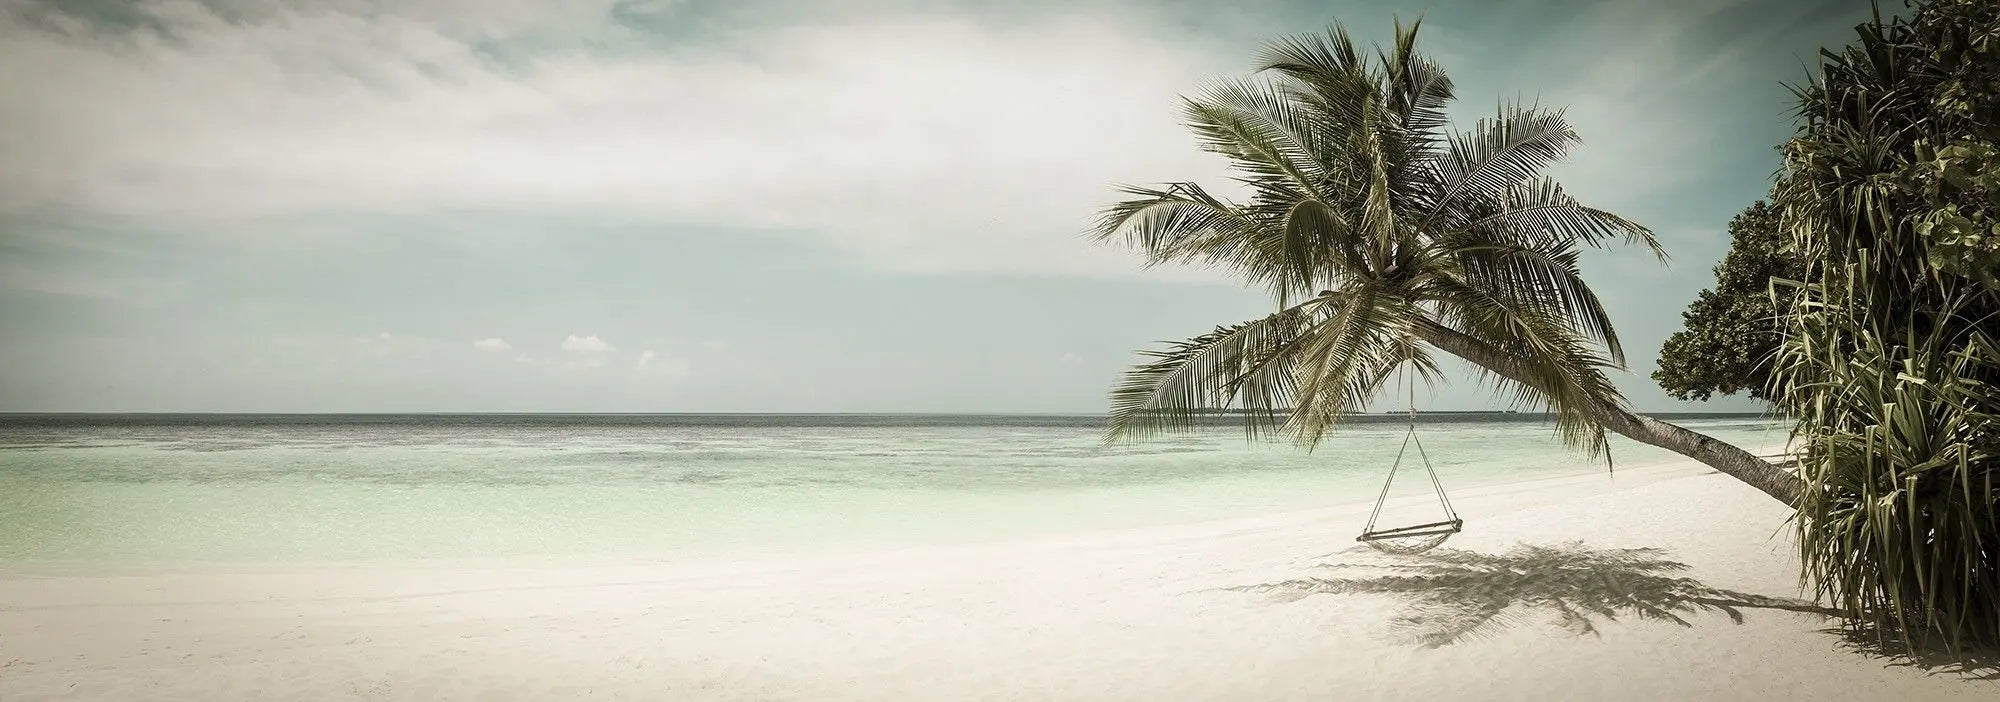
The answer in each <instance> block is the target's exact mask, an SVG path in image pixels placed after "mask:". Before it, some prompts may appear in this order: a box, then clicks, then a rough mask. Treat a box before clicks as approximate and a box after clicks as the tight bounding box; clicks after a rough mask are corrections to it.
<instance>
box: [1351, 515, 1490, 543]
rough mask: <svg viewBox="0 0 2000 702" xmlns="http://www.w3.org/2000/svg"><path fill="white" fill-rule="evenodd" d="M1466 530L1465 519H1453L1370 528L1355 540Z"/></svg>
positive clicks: (1403, 537) (1411, 536)
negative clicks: (1387, 527) (1403, 525)
mask: <svg viewBox="0 0 2000 702" xmlns="http://www.w3.org/2000/svg"><path fill="white" fill-rule="evenodd" d="M1464 530H1465V520H1463V519H1451V520H1447V521H1442V522H1431V523H1429V524H1414V525H1411V526H1406V527H1396V528H1394V529H1370V530H1368V531H1364V532H1361V535H1360V536H1356V537H1354V540H1355V541H1381V540H1384V539H1410V538H1416V537H1419V536H1435V535H1438V534H1445V535H1451V534H1456V533H1458V532H1461V531H1464Z"/></svg>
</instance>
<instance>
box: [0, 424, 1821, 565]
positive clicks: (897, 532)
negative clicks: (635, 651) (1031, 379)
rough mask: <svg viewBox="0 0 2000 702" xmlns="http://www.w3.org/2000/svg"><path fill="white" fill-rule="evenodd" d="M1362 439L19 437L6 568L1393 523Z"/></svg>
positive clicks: (1535, 429) (1744, 430) (272, 433)
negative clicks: (1371, 503) (1245, 521)
mask: <svg viewBox="0 0 2000 702" xmlns="http://www.w3.org/2000/svg"><path fill="white" fill-rule="evenodd" d="M1360 419H1361V420H1362V421H1357V422H1353V423H1350V424H1348V425H1345V426H1343V427H1342V428H1341V429H1340V430H1339V431H1337V432H1336V433H1335V434H1334V435H1333V436H1332V437H1331V438H1329V439H1328V440H1327V441H1326V442H1325V443H1324V444H1322V445H1321V446H1320V447H1319V449H1318V450H1317V451H1315V452H1312V453H1307V452H1304V451H1302V450H1299V449H1298V448H1295V447H1293V446H1291V445H1289V444H1285V443H1270V442H1251V441H1246V440H1245V438H1244V436H1243V434H1242V432H1241V431H1240V430H1238V429H1233V428H1227V427H1218V428H1213V429H1208V430H1204V431H1201V432H1199V433H1194V434H1187V435H1179V436H1168V437H1164V438H1161V439H1157V440H1152V441H1146V442H1143V443H1137V444H1133V445H1129V446H1113V447H1106V446H1103V445H1101V436H1102V420H1101V418H1097V417H1045V416H1012V417H1007V416H1002V417H975V416H854V415H848V416H838V415H836V416H784V415H748V416H745V415H736V416H700V415H665V416H632V415H620V416H581V415H558V416H529V415H500V416H491V415H488V416H437V415H418V416H379V417H355V416H262V417H256V416H224V417H216V416H129V417H116V416H112V417H106V416H98V417H75V416H70V417H62V416H12V417H0V561H14V562H120V563H178V562H273V561H277V562H305V561H315V562H317V561H365V560H383V559H406V558H484V557H511V556H551V557H569V556H604V555H616V556H632V557H678V556H686V555H694V554H715V553H745V552H767V551H770V552H787V551H801V550H813V549H821V548H828V547H834V546H880V545H903V544H922V543H936V542H954V541H972V540H984V539H994V538H1008V537H1017V536H1028V535H1035V534H1047V533H1061V532H1069V531H1077V530H1083V529H1096V528H1117V527H1135V526H1147V525H1158V524H1171V523H1182V522H1191V521H1199V520H1204V519H1214V518H1223V517H1233V516H1247V515H1254V514H1261V513H1269V512H1275V511H1284V510H1294V509H1305V508H1311V507H1314V506H1320V505H1328V504H1338V503H1352V502H1360V501H1368V500H1372V499H1373V498H1374V497H1375V495H1376V491H1377V490H1379V489H1380V488H1381V484H1382V480H1383V478H1384V476H1385V475H1386V472H1387V468H1388V466H1389V464H1390V463H1391V462H1392V461H1393V460H1394V458H1395V455H1396V452H1397V450H1398V448H1399V446H1400V445H1401V443H1402V441H1403V438H1404V432H1405V427H1404V426H1402V425H1400V424H1397V423H1394V422H1391V421H1386V420H1385V419H1384V418H1380V417H1366V418H1360ZM1676 421H1679V422H1680V423H1682V424H1683V425H1684V426H1688V427H1690V428H1693V429H1696V430H1698V431H1702V432H1704V433H1708V434H1711V435H1714V436H1716V437H1717V438H1720V439H1723V440H1725V441H1730V442H1732V443H1737V444H1738V445H1744V446H1761V445H1770V444H1775V443H1778V442H1780V441H1782V440H1783V437H1784V430H1783V426H1782V425H1781V424H1780V423H1778V422H1775V421H1771V420H1769V419H1766V418H1760V417H1745V416H1735V417H1713V416H1712V417H1701V418H1682V419H1679V420H1676ZM1418 431H1419V434H1418V435H1419V437H1420V438H1421V440H1422V442H1423V445H1424V447H1425V448H1426V449H1427V450H1426V454H1427V455H1428V456H1429V457H1430V458H1431V460H1432V462H1433V464H1434V465H1435V466H1436V468H1437V470H1438V473H1439V477H1440V479H1441V480H1442V481H1443V483H1444V484H1445V485H1446V486H1447V487H1454V486H1456V487H1464V486H1471V485H1476V484H1483V483H1493V482H1506V481H1514V480H1522V479H1531V478H1538V477H1555V476H1559V475H1574V474H1579V473H1591V472H1595V473H1604V466H1603V464H1602V463H1601V462H1600V463H1598V464H1596V465H1594V466H1593V465H1589V464H1586V463H1585V461H1584V459H1583V457H1582V456H1580V455H1578V454H1576V453H1574V452H1571V451H1566V450H1564V449H1563V448H1562V447H1561V446H1560V445H1559V444H1558V443H1557V442H1556V441H1555V439H1554V437H1553V435H1552V434H1551V429H1550V427H1549V425H1547V424H1545V423H1543V422H1541V421H1539V420H1538V419H1537V418H1535V417H1532V416H1522V415H1511V416H1510V415H1462V416H1461V415H1443V416H1438V417H1427V418H1426V419H1425V421H1424V422H1423V424H1422V425H1421V426H1420V427H1419V429H1418ZM1411 455H1412V457H1413V456H1414V450H1412V454H1411ZM1613 456H1614V458H1616V459H1617V462H1618V465H1623V466H1636V465H1643V464H1647V463H1657V462H1661V461H1666V460H1672V459H1674V458H1675V456H1674V455H1673V454H1670V453H1667V452H1665V451H1661V450H1658V449H1653V448H1651V447H1647V446H1642V445H1639V444H1636V443H1633V442H1630V441H1625V440H1623V439H1615V440H1614V445H1613ZM1406 460H1409V459H1406ZM1607 479H1609V477H1607ZM1397 486H1398V488H1399V489H1398V490H1397V492H1396V494H1398V495H1401V494H1405V493H1406V492H1408V491H1409V490H1420V489H1422V488H1425V487H1427V486H1425V485H1421V484H1418V483H1417V482H1414V481H1412V482H1405V481H1398V483H1397ZM1403 488H1407V490H1404V489H1403ZM1410 494H1414V493H1410Z"/></svg>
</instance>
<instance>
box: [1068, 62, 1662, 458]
mask: <svg viewBox="0 0 2000 702" xmlns="http://www.w3.org/2000/svg"><path fill="white" fill-rule="evenodd" d="M1416 38H1417V26H1416V25H1411V26H1409V27H1407V28H1406V27H1403V26H1401V25H1400V23H1399V25H1398V26H1397V28H1396V37H1395V42H1394V43H1393V44H1392V45H1390V46H1385V47H1379V48H1377V49H1375V50H1372V51H1370V50H1364V49H1363V48H1362V47H1360V46H1357V45H1356V44H1355V43H1354V42H1353V40H1352V39H1350V38H1349V36H1348V34H1347V31H1346V29H1344V28H1342V27H1340V26H1338V25H1335V26H1334V27H1332V28H1331V30H1329V31H1328V32H1327V33H1325V34H1317V35H1306V36H1299V37H1293V38H1289V39H1283V40H1280V41H1277V42H1274V43H1273V44H1271V45H1270V46H1269V47H1268V48H1267V49H1266V50H1265V52H1264V54H1263V56H1262V57H1261V58H1262V61H1261V63H1262V64H1263V65H1262V66H1261V69H1260V71H1259V74H1258V75H1256V76H1254V77H1252V78H1250V79H1245V80H1235V81H1229V82H1225V83H1222V84H1220V85H1218V86H1217V87H1215V88H1214V89H1212V90H1210V91H1208V92H1207V93H1206V94H1205V95H1202V96H1200V97H1198V98H1195V99H1190V100H1188V101H1187V102H1186V115H1187V120H1188V123H1189V125H1190V126H1191V127H1192V128H1193V130H1194V132H1195V135H1196V137H1197V138H1198V140H1199V142H1200V144H1201V146H1202V148H1204V149H1206V150H1208V151H1211V152H1213V153H1216V154H1220V155H1222V156H1224V157H1226V158H1227V159H1228V160H1229V162H1230V164H1231V165H1232V166H1233V167H1234V170H1235V171H1236V174H1237V181H1238V183H1239V184H1240V185H1241V186H1242V189H1243V190H1244V191H1245V192H1246V193H1247V197H1246V198H1244V199H1241V200H1240V201H1239V200H1231V199H1225V198H1223V197H1220V196H1217V195H1214V194H1211V193H1210V192H1209V191H1208V190H1206V189H1204V188H1203V187H1202V186H1200V185H1198V184H1195V183H1186V182H1182V183H1171V184H1167V185H1164V186H1159V187H1134V188H1128V189H1127V190H1126V192H1127V193H1128V194H1130V195H1132V196H1134V197H1133V199H1130V200H1126V201H1124V202H1120V203H1117V204H1115V205H1112V206H1111V207H1109V208H1107V209H1106V210H1105V212H1104V214H1103V217H1102V219H1101V221H1100V222H1099V225H1098V228H1097V236H1098V237H1099V239H1100V240H1103V241H1108V242H1116V243H1122V244H1125V245H1127V246H1130V247H1132V248H1134V249H1137V250H1138V251H1141V252H1143V253H1144V254H1145V255H1146V256H1147V257H1148V259H1149V260H1151V261H1152V262H1155V263H1184V264H1194V265H1202V266H1209V267H1215V268H1219V269H1222V270H1227V271H1230V272H1233V273H1235V274H1237V275H1239V276H1241V277H1242V279H1243V280H1245V281H1246V282H1248V283H1250V284H1253V285H1257V286H1260V287H1263V288H1266V289H1268V290H1269V291H1270V292H1271V294H1272V296H1273V298H1274V299H1275V302H1276V307H1277V311H1275V312H1273V313H1272V314H1270V315H1268V316H1266V317H1262V318H1259V319H1253V320H1249V321H1245V322H1242V323H1239V324H1233V325H1227V326H1222V327H1218V328H1216V329H1215V330H1214V331H1213V332H1211V333H1208V334H1204V335H1201V336H1197V337H1194V338H1192V339H1188V340H1186V341H1182V342H1179V343H1175V344H1173V345H1171V346H1169V347H1168V348H1166V349H1165V350H1161V351H1154V352H1150V353H1149V355H1150V356H1151V357H1152V359H1153V360H1152V361H1151V362H1148V363H1146V364H1143V365H1140V366H1138V367H1136V368H1134V369H1132V370H1131V371H1130V372H1128V373H1127V374H1126V376H1125V378H1124V379H1123V380H1122V381H1121V383H1120V384H1119V385H1118V386H1117V388H1115V389H1114V390H1113V392H1112V411H1111V434H1112V436H1113V437H1114V438H1118V437H1136V436H1141V435H1145V434H1149V433H1153V432H1157V431H1160V430H1163V429H1180V428H1187V427H1190V426H1193V425H1194V424H1195V422H1197V421H1198V419H1199V418H1200V417H1202V416H1205V415H1207V414H1210V413H1212V412H1213V411H1214V410H1216V409H1220V408H1228V407H1240V408H1243V409H1244V410H1247V416H1248V418H1249V420H1250V421H1249V426H1250V427H1251V428H1252V430H1253V431H1257V430H1258V429H1259V427H1267V428H1268V427H1276V428H1279V429H1281V430H1282V431H1284V432H1286V433H1289V434H1291V435H1292V436H1294V437H1296V438H1297V439H1299V440H1300V441H1302V442H1304V443H1306V444H1308V445H1311V444H1313V443H1316V442H1318V441H1319V440H1320V438H1321V437H1322V436H1324V435H1325V433H1326V431H1327V430H1328V429H1329V428H1330V427H1331V426H1332V425H1333V424H1334V423H1335V422H1336V421H1337V420H1338V419H1339V418H1341V417H1342V416H1343V415H1346V414H1349V413H1353V412H1357V411H1362V410H1365V409H1366V405H1367V403H1368V401H1369V400H1370V399H1372V398H1373V397H1374V396H1375V395H1376V394H1377V393H1378V392H1380V391H1381V390H1382V389H1383V388H1384V386H1385V385H1386V384H1387V383H1389V382H1391V381H1392V380H1393V379H1394V378H1395V375H1396V374H1397V373H1398V372H1399V371H1402V370H1403V369H1414V372H1416V373H1417V374H1419V375H1421V376H1423V377H1425V378H1430V377H1434V376H1435V375H1436V365H1435V363H1436V362H1435V360H1434V358H1433V357H1432V353H1431V351H1432V348H1431V346H1430V345H1428V344H1425V343H1424V340H1425V339H1429V338H1433V337H1435V336H1436V335H1455V336H1453V337H1452V338H1454V339H1461V340H1464V341H1465V342H1466V343H1468V344H1473V345H1475V346H1476V347H1477V348H1478V349H1479V350H1480V351H1481V352H1483V353H1485V352H1490V353H1488V355H1490V357H1491V358H1490V359H1489V360H1488V362H1489V363H1494V362H1497V363H1501V364H1503V365H1504V366H1505V368H1506V369H1507V370H1506V372H1505V373H1500V372H1495V373H1492V374H1490V375H1489V376H1488V377H1487V381H1488V382H1489V383H1490V384H1491V385H1493V386H1494V387H1495V388H1497V389H1498V390H1499V392H1500V393H1502V395H1503V396H1504V397H1506V398H1507V399H1509V400H1512V401H1514V402H1515V403H1516V404H1519V405H1524V406H1527V407H1530V408H1535V409H1543V410H1548V411H1550V412H1552V413H1553V414H1554V415H1555V417H1556V426H1557V430H1558V432H1559V433H1560V435H1561V436H1562V437H1563V438H1564V439H1566V440H1568V441H1570V442H1572V443H1574V444H1577V445H1581V446H1585V447H1588V448H1590V449H1593V450H1595V449H1600V448H1602V447H1603V446H1604V445H1605V444H1604V430H1603V427H1602V426H1601V424H1600V423H1599V421H1598V420H1597V419H1596V418H1595V415H1593V413H1594V412H1598V413H1601V412H1602V411H1603V408H1622V406H1623V399H1622V397H1620V395H1619V394H1618V391H1617V389H1616V387H1615V386H1614V385H1612V383H1611V381H1610V380H1609V378H1607V377H1606V375H1605V370H1606V369H1607V368H1612V367H1616V366H1618V365H1622V363H1623V360H1624V356H1623V351H1622V350H1621V348H1620V346H1619V341H1618V336H1617V333H1616V332H1615V331H1613V329H1612V327H1611V320H1610V318H1609V317H1608V316H1607V315H1606V314H1605V311H1604V308H1603V306H1602V305H1601V304H1600V303H1599V301H1598V298H1597V295H1596V294H1595V293H1594V292H1592V291H1591V289H1590V287H1589V286H1588V285H1586V284H1585V283H1584V282H1583V279H1582V277H1581V276H1580V274H1579V270H1578V256H1579V251H1580V249H1581V248H1582V247H1585V246H1605V245H1608V244H1612V243H1616V242H1620V241H1624V242H1630V243H1635V244H1638V245H1640V246H1644V247H1648V248H1650V249H1652V250H1654V251H1655V252H1657V251H1658V245H1657V243H1656V242H1655V241H1654V240H1653V237H1652V235H1651V233H1650V232H1648V231H1647V230H1646V229H1645V228H1644V227H1641V226H1639V225H1637V224H1635V223H1633V222H1630V221H1628V220H1626V219H1624V218H1621V217H1619V216H1617V215H1614V214H1611V213H1609V212H1605V211H1602V210H1598V209H1594V208H1591V207H1588V206H1586V205H1584V204H1582V203H1580V202H1578V201H1577V200H1576V199H1575V198H1573V197H1571V196H1570V194H1569V193H1568V192H1567V191H1565V190H1564V189H1563V187H1562V186H1561V185H1559V184H1557V183H1556V182H1555V181H1553V180H1550V179H1548V178H1547V177H1545V176H1543V175H1542V174H1543V171H1545V170H1546V169H1547V168H1548V167H1549V166H1550V165H1552V164H1554V163H1555V162H1556V161H1557V160H1559V159H1561V158H1562V157H1563V156H1564V155H1565V154H1567V153H1568V152H1569V150H1570V149H1571V148H1573V147H1575V146H1576V145H1577V143H1578V138H1577V135H1576V132H1575V131H1573V130H1571V129H1570V126H1569V124H1568V123H1567V122H1566V121H1565V120H1564V119H1563V114H1562V112H1561V111H1560V110H1551V109H1544V108H1541V107H1538V106H1531V105H1519V104H1512V105H1503V106H1501V108H1500V109H1499V111H1498V113H1497V114H1494V115H1493V116H1491V117H1489V118H1487V119H1482V120H1479V121H1478V122H1477V123H1475V124H1474V125H1472V128H1471V129H1469V130H1465V131H1457V130H1453V129H1451V125H1450V124H1449V122H1448V121H1447V119H1446V110H1447V108H1448V107H1449V105H1450V104H1451V101H1452V99H1453V98H1454V93H1453V87H1452V82H1451V79H1450V78H1449V77H1447V76H1446V75H1445V73H1444V71H1443V70H1442V69H1440V68H1439V66H1438V65H1437V64H1436V63H1434V62H1432V61H1431V60H1430V59H1429V58H1427V57H1425V56H1424V55H1423V54H1420V53H1418V52H1417V50H1416ZM1494 359H1497V361H1496V360H1494ZM1621 411H1622V410H1621Z"/></svg>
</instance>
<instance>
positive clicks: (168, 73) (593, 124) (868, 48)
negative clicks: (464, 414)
mask: <svg viewBox="0 0 2000 702" xmlns="http://www.w3.org/2000/svg"><path fill="white" fill-rule="evenodd" d="M646 5H647V6H646V8H645V11H644V12H636V11H635V10H634V8H636V7H638V6H637V5H634V4H631V3H623V4H621V6H623V8H624V9H623V10H621V11H619V12H613V11H612V9H613V8H610V7H607V6H605V5H603V4H598V5H594V6H585V7H584V8H583V9H578V8H569V9H546V10H537V9H536V6H535V5H534V4H532V3H500V6H499V7H498V8H496V9H494V10H492V11H491V12H492V14H494V15H495V17H492V18H487V19H484V20H479V21H475V20H473V19H468V18H464V17H460V16H459V15H469V16H476V15H481V14H485V13H487V12H489V10H488V9H487V6H486V5H484V4H480V5H478V6H477V7H476V8H472V7H462V6H460V5H457V4H453V3H442V2H437V1H435V0H433V1H432V2H418V3H395V4H391V5H387V6H382V7H379V8H377V9H375V10H370V11H360V10H357V9H355V8H357V7H360V6H359V5H353V4H335V5H332V6H330V7H329V8H322V9H315V10H313V11H307V10H298V9H292V8H293V6H288V5H257V6H248V7H245V8H235V9H232V10H230V11H228V12H224V11H220V10H216V9H212V8H210V7H209V6H204V5H200V4H195V3H171V4H160V5H158V6H143V7H144V8H145V9H140V10H135V12H138V13H140V16H142V17H144V21H134V22H131V24H132V25H133V27H132V28H130V29H127V30H125V31H123V32H104V31H97V30H94V29H91V28H90V27H88V26H86V25H85V23H84V21H83V20H81V19H78V18H75V17H70V16H65V15H60V14H57V13H51V12H43V13H40V15H38V17H40V19H35V20H33V21H31V20H30V19H29V18H28V14H29V13H0V47H5V48H0V61H4V62H5V63H6V64H7V65H9V66H10V67H12V68H13V69H14V70H10V71H7V72H4V73H0V123H5V124H8V125H10V130H11V131H13V132H14V133H15V134H14V135H13V136H12V137H11V138H9V139H8V140H7V141H6V142H5V144H4V146H5V148H0V212H28V211H36V210H41V209H45V208H51V207H55V208H70V209H77V210H82V211H89V212H98V213H108V214H114V215H129V216H140V217H154V218H157V217H179V218H182V219H188V220H190V221H211V220H223V221H247V220H251V219H255V218H259V217H265V216H274V215H298V214H305V213H316V212H377V213H397V214H411V213H415V214H423V213H430V212H441V211H451V210H466V209H492V210H505V211H520V210H529V211H537V212H554V213H580V212H588V213H595V214H600V215H612V216H628V217H640V218H645V219H648V220H653V221H661V222H669V223H679V224H686V225H694V226H703V227H721V228H753V229H760V230H771V229H776V230H786V231H797V232H802V233H807V234H811V235H816V236H821V237H824V238H825V240H826V241H828V242H829V243H831V244H833V245H834V246H836V247H839V248H841V249H845V250H848V251H850V252H853V253H857V254H860V255H862V256H865V257H867V258H868V259H870V260H874V261H877V262H879V263H882V264H886V265H889V266H894V267H902V268H911V269H919V270H958V269H999V270H1032V271H1049V270H1052V269H1053V270H1056V271H1065V272H1099V273H1101V272H1111V271H1115V272H1120V273H1131V272H1134V271H1135V269H1136V266H1134V265H1133V263H1132V260H1131V259H1130V258H1129V257H1128V256H1126V255H1125V254H1122V253H1118V252H1115V251H1110V250H1102V249H1093V248H1091V247H1087V246H1082V245H1080V244H1079V242H1078V239H1077V235H1078V233H1079V232H1080V231H1081V230H1083V229H1084V228H1086V227H1087V226H1088V225H1089V223H1090V222H1091V220H1092V218H1093V216H1094V213H1095V211H1096V209H1097V208H1098V207H1100V206H1102V205H1104V204H1106V203H1107V202H1108V201H1109V200H1110V199H1111V198H1112V197H1113V196H1114V193H1113V191H1112V190H1111V186H1112V185H1113V184H1114V183H1120V182H1154V181H1159V180H1164V179H1184V178H1188V177H1196V176H1204V175H1206V176H1211V177H1212V176H1216V175H1219V174H1220V169H1219V167H1218V163H1217V162H1215V161H1214V160H1213V159H1211V158H1210V157H1207V156H1205V155H1203V154H1200V153H1199V152H1198V151H1197V150H1196V149H1194V148H1193V141H1192V137H1190V136H1189V135H1188V134H1187V133H1186V132H1185V130H1184V129H1183V128H1182V127H1181V126H1180V125H1179V123H1178V122H1179V116H1178V114H1179V113H1178V111H1177V109H1178V105H1177V102H1176V101H1177V99H1178V98H1177V96H1178V94H1180V93H1183V92H1187V91H1189V90H1192V89H1193V88H1195V87H1196V86H1197V85H1198V84H1199V82H1200V81H1201V79H1203V78H1204V77H1207V76H1209V75H1212V74H1215V73H1217V72H1224V71H1227V72H1234V71H1237V70H1239V69H1240V64H1241V63H1242V60H1243V57H1242V56H1239V55H1237V54H1239V53H1240V52H1239V51H1230V52H1226V53H1222V52H1206V51H1205V50H1204V49H1203V47H1204V45H1203V44H1201V43H1199V42H1194V41H1191V40H1189V39H1188V38H1187V37H1185V36H1181V33H1180V32H1175V31H1171V30H1166V29H1163V28H1162V27H1160V26H1153V25H1152V24H1150V23H1149V21H1148V20H1147V13H1143V12H1139V13H1135V12H1116V13H1114V12H1112V11H1111V10H1110V9H1108V8H1101V9H1094V10H1070V11H1063V12H1058V13H1038V14H1036V15H1034V16H1031V17H1028V18H1026V19H1023V20H1021V21H1015V22H981V21H977V20H976V19H974V18H972V17H969V16H960V15H954V14H951V13H948V12H926V13H914V12H911V13H894V12H891V13H876V14H872V15H867V16H853V17H837V18H832V19H829V20H826V21H818V22H806V21H799V22H798V24H794V25H764V26H733V27H730V29H731V30H732V31H728V32H715V33H712V34H709V33H705V34H704V35H703V36H702V37H700V38H699V40H688V41H676V42H661V41H659V37H653V36H644V35H638V34H635V31H636V30H633V29H632V28H631V27H629V26H626V24H632V23H639V24H661V25H671V24H674V23H673V22H666V21H663V20H665V19H673V16H672V13H673V12H676V11H677V10H678V8H677V6H675V5H673V4H668V3H647V4H646ZM452 8H457V10H458V11H457V12H454V11H451V9H452ZM1128 9H1129V8H1128ZM621 22H622V23H625V24H621ZM544 25H546V26H547V27H548V28H544ZM544 34H546V35H550V36H557V37H561V36H569V35H575V36H586V35H589V36H595V37H597V38H598V40H599V41H598V43H601V44H605V45H608V46H609V47H610V48H608V49H607V48H598V49H591V48H584V47H585V46H586V45H585V44H584V43H583V42H576V43H575V45H574V46H572V45H569V44H565V43H562V42H554V46H553V47H552V48H547V49H543V50H540V51H532V50H528V49H507V50H501V49H496V48H495V47H518V46H524V45H528V44H530V43H531V42H528V41H527V39H526V37H536V36H543V35H544ZM49 86H61V89H60V90H50V89H49ZM0 138H6V137H0ZM271 154H284V155H285V157H284V158H282V159H274V158H271Z"/></svg>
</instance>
